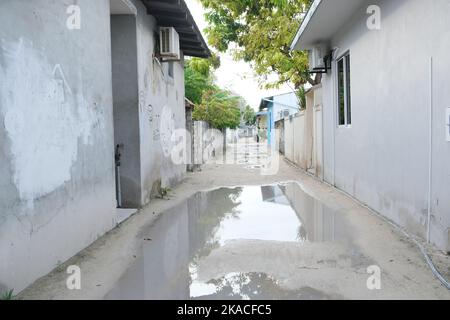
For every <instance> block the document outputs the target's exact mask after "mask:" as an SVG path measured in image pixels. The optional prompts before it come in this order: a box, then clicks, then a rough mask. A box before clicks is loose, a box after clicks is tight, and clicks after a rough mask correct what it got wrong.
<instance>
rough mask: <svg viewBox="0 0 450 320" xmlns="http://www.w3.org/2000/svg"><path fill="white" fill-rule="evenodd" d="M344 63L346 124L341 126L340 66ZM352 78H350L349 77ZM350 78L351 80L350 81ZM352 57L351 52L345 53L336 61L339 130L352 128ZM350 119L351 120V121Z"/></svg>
mask: <svg viewBox="0 0 450 320" xmlns="http://www.w3.org/2000/svg"><path fill="white" fill-rule="evenodd" d="M341 61H342V63H343V78H344V79H343V87H344V88H343V90H344V110H343V112H344V124H341V122H340V118H341V110H340V109H341V108H340V107H341V105H340V93H339V89H340V81H339V80H340V78H339V77H340V75H339V64H340V62H341ZM349 76H350V77H349ZM348 78H350V79H348ZM351 79H352V77H351V55H350V51H347V52H345V53H344V54H342V55H341V56H339V58H337V59H336V102H337V103H336V109H337V110H336V111H337V117H336V120H337V127H338V128H351V127H352V120H353V117H352V99H351V96H352V90H351V88H352V86H351ZM349 116H350V117H349ZM349 118H350V119H349Z"/></svg>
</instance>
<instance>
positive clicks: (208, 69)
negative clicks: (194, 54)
mask: <svg viewBox="0 0 450 320" xmlns="http://www.w3.org/2000/svg"><path fill="white" fill-rule="evenodd" d="M219 66H220V59H219V57H218V56H216V55H213V56H212V58H210V59H200V58H192V59H190V60H188V61H187V62H186V67H185V88H186V98H188V99H189V100H190V101H192V102H193V103H194V112H193V115H192V116H193V118H194V120H201V121H206V122H208V123H209V124H210V125H211V126H212V127H214V128H217V129H225V128H236V127H237V126H239V124H240V109H239V105H240V103H241V101H242V99H243V98H242V97H239V96H234V95H232V94H231V93H230V92H228V91H226V90H222V89H220V88H219V87H218V86H217V85H216V84H214V70H216V69H217V68H218V67H219Z"/></svg>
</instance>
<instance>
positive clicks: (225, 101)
mask: <svg viewBox="0 0 450 320" xmlns="http://www.w3.org/2000/svg"><path fill="white" fill-rule="evenodd" d="M240 99H241V97H239V96H233V95H231V94H230V93H229V92H228V91H225V90H220V89H215V90H208V91H205V92H204V93H203V96H202V101H201V103H200V104H199V105H196V106H195V108H194V112H193V114H192V116H193V118H194V120H201V121H206V122H208V123H209V124H210V125H211V126H212V127H214V128H216V129H220V130H223V129H226V128H231V129H235V128H237V127H238V126H239V123H240V120H241V111H240V110H239V101H240Z"/></svg>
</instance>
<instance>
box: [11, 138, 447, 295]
mask: <svg viewBox="0 0 450 320" xmlns="http://www.w3.org/2000/svg"><path fill="white" fill-rule="evenodd" d="M266 149H267V147H266V145H265V144H255V143H249V141H248V140H247V141H245V140H242V141H241V142H240V143H239V144H237V145H234V146H231V145H229V150H230V152H233V157H235V158H236V159H240V160H241V161H238V162H239V163H237V164H233V165H223V164H214V163H211V164H208V165H206V166H204V167H203V169H202V170H201V171H200V172H194V173H191V174H189V175H188V177H187V178H186V179H185V181H183V182H182V184H181V185H180V186H179V187H177V188H175V189H173V190H171V191H170V192H169V194H168V195H167V196H166V197H165V198H164V199H159V200H156V201H155V202H154V203H153V204H152V205H150V206H149V207H146V208H144V209H142V210H141V211H139V212H138V213H137V214H136V215H134V216H132V217H131V218H130V219H129V220H127V221H126V222H124V223H122V224H121V225H119V226H118V227H117V228H115V229H114V230H113V231H111V232H109V233H108V234H107V235H106V236H104V237H103V238H101V239H99V240H98V241H97V242H95V243H94V244H93V245H92V246H90V247H89V248H87V249H86V250H84V251H82V252H81V253H80V254H78V255H77V256H75V257H74V258H72V259H71V260H69V261H68V262H67V263H65V264H64V265H61V266H60V268H58V269H57V270H56V271H54V272H53V273H52V274H50V275H48V276H46V277H44V278H42V279H40V280H39V281H37V282H36V283H35V284H34V285H33V286H31V287H30V288H28V289H27V290H25V291H24V292H23V293H22V294H21V295H20V296H19V298H21V299H157V300H160V299H183V300H185V299H221V300H228V299H238V300H241V299H244V300H246V299H258V300H260V299H269V300H272V299H450V293H449V291H448V290H447V289H446V288H445V287H443V286H442V285H441V283H440V282H439V280H437V279H436V278H435V277H434V275H433V273H432V271H431V269H430V268H429V267H428V265H427V263H426V261H425V259H424V256H423V255H422V254H421V252H420V251H419V249H418V247H417V246H416V245H415V244H414V242H412V241H411V239H408V238H407V237H406V236H405V235H404V234H403V233H402V232H401V231H399V230H397V229H396V228H395V227H393V226H392V225H391V224H390V223H388V222H387V221H385V220H383V219H382V218H380V217H379V216H377V215H375V214H374V213H373V212H371V211H370V210H368V209H367V208H365V207H364V206H362V205H361V204H358V203H357V202H355V201H354V200H352V199H351V198H349V197H348V196H346V195H344V194H343V193H341V192H339V191H337V190H336V189H334V188H331V187H329V186H327V185H324V184H322V183H320V182H318V181H317V180H316V179H314V178H313V177H311V176H309V175H306V174H303V173H301V171H300V170H298V168H296V167H294V166H293V165H292V164H290V163H288V162H287V161H285V160H283V159H281V160H280V162H279V165H280V166H279V172H278V174H277V175H267V176H265V175H261V164H262V163H264V162H265V159H266V157H267V150H266ZM269 153H270V152H269ZM430 250H431V249H430ZM432 252H433V254H434V255H433V259H434V260H435V261H436V262H438V263H437V265H438V267H442V268H446V266H448V265H449V263H450V261H449V258H448V257H447V256H444V255H442V254H440V253H439V252H437V251H432ZM68 265H78V266H80V268H81V269H82V270H83V286H82V289H81V290H74V291H69V290H67V288H66V278H67V274H66V268H67V266H68ZM370 268H379V269H380V271H381V280H380V281H381V290H371V289H370V286H369V284H368V280H369V279H370V276H371V273H370V270H371V269H370ZM443 271H444V273H446V274H447V275H448V274H449V273H450V272H449V270H448V269H447V270H443Z"/></svg>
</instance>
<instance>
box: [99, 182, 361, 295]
mask: <svg viewBox="0 0 450 320" xmlns="http://www.w3.org/2000/svg"><path fill="white" fill-rule="evenodd" d="M142 238H143V243H142V252H141V254H140V256H138V257H137V258H136V262H135V263H134V264H133V266H132V267H131V268H130V269H129V270H128V271H127V272H126V273H125V274H124V275H123V276H122V278H121V279H120V280H119V281H118V282H117V283H116V285H115V287H114V289H113V290H112V291H111V292H110V293H109V294H108V295H107V296H106V297H105V298H106V299H334V298H340V297H339V295H337V294H333V293H327V292H324V291H323V290H322V287H323V286H321V285H320V283H323V281H324V275H325V274H328V273H330V270H336V269H342V268H344V269H345V268H354V269H357V268H359V267H362V266H365V265H367V263H369V262H368V261H367V259H366V258H364V256H363V255H362V254H361V253H360V252H359V250H358V249H357V247H355V246H354V244H353V239H352V229H351V227H350V226H349V224H348V222H347V221H346V219H344V218H343V217H342V215H341V214H339V213H338V212H336V211H334V210H331V209H329V208H328V207H326V206H325V205H323V204H322V203H321V202H319V201H318V200H316V199H314V198H312V197H311V196H309V195H308V194H306V193H305V192H304V191H303V190H302V189H301V188H300V187H299V186H298V185H297V184H286V185H273V186H258V187H239V188H221V189H218V190H214V191H210V192H201V193H197V194H196V195H195V196H193V197H192V198H190V199H188V200H186V201H185V202H184V203H183V204H181V205H180V206H178V207H176V208H174V209H172V210H170V211H168V212H165V213H164V214H162V215H161V217H160V218H159V219H158V220H157V221H156V222H155V223H154V225H153V226H152V227H151V228H150V229H149V230H148V232H147V233H146V234H145V235H143V237H142ZM144 239H145V240H144ZM320 272H324V273H320ZM312 275H316V277H313V276H312ZM316 284H317V285H316Z"/></svg>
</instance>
